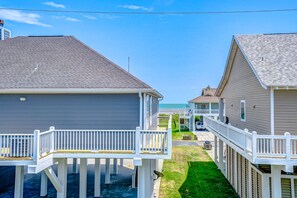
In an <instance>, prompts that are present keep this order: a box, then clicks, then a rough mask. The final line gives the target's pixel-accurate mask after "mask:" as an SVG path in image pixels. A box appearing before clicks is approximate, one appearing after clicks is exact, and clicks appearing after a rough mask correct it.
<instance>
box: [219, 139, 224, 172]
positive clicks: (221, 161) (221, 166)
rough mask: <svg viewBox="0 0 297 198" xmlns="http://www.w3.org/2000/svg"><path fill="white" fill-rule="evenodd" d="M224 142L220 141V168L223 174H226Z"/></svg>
mask: <svg viewBox="0 0 297 198" xmlns="http://www.w3.org/2000/svg"><path fill="white" fill-rule="evenodd" d="M223 144H224V142H223V141H222V140H220V139H219V168H220V169H221V171H222V172H224V161H223V159H224V157H223V155H224V150H223V149H224V147H223Z"/></svg>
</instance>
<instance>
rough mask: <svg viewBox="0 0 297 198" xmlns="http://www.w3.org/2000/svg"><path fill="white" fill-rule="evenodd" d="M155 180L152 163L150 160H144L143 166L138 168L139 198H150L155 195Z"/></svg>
mask: <svg viewBox="0 0 297 198" xmlns="http://www.w3.org/2000/svg"><path fill="white" fill-rule="evenodd" d="M152 185H153V178H152V175H151V162H150V160H148V159H143V160H142V166H139V167H138V185H137V188H138V189H137V197H138V198H150V197H152V195H153V190H152V189H153V186H152Z"/></svg>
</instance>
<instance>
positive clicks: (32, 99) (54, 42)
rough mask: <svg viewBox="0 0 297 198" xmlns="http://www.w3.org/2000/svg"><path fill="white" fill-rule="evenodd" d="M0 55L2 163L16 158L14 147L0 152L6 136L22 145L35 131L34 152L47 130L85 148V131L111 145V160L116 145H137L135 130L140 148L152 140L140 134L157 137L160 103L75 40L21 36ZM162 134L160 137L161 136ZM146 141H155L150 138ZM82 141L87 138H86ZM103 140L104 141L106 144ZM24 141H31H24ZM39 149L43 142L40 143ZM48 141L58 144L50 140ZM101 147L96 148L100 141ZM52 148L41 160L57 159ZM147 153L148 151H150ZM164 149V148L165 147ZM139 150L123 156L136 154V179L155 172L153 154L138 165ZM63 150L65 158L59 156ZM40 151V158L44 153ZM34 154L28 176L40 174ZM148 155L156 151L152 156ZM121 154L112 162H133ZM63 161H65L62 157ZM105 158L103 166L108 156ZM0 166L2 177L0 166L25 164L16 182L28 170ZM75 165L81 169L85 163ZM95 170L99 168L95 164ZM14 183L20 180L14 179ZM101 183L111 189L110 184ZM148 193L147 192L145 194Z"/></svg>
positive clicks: (153, 92) (7, 42) (7, 43)
mask: <svg viewBox="0 0 297 198" xmlns="http://www.w3.org/2000/svg"><path fill="white" fill-rule="evenodd" d="M0 51H1V57H0V70H1V72H0V147H1V146H2V147H1V148H0V151H1V153H0V155H1V156H0V157H1V159H2V157H3V158H5V157H6V158H9V157H10V156H12V155H17V154H16V153H13V154H12V153H11V152H13V151H14V150H15V148H14V145H13V143H12V145H8V143H7V144H6V146H5V143H6V142H5V141H7V140H8V139H9V140H11V139H12V137H13V138H14V136H11V135H15V134H18V135H19V136H20V137H21V135H22V134H26V137H29V138H31V136H30V134H32V138H33V133H34V131H36V130H38V131H41V133H40V135H38V138H37V139H36V137H37V136H36V135H35V134H34V138H35V139H34V145H35V146H36V144H38V145H37V146H38V147H37V148H39V146H42V145H43V144H44V143H40V144H39V143H35V141H39V138H41V137H42V132H43V131H48V130H49V127H50V126H54V127H55V128H56V129H60V130H70V131H69V133H68V134H67V136H66V135H65V136H64V138H67V137H68V135H70V136H71V134H70V133H72V136H71V138H72V139H71V138H70V139H68V140H67V141H74V139H75V138H78V139H77V140H76V142H75V141H74V142H72V143H69V145H74V144H75V143H76V144H79V143H78V142H79V141H80V140H79V138H85V139H84V140H87V139H86V137H83V136H84V135H86V132H84V131H86V130H90V131H89V132H90V133H93V135H94V136H92V137H97V138H100V137H101V136H99V135H102V137H103V138H107V137H108V138H111V141H112V142H110V143H108V142H105V144H104V145H110V147H112V148H113V149H114V150H116V151H114V152H113V154H115V155H116V152H117V151H118V150H119V147H120V148H122V147H121V145H122V144H123V145H124V147H125V145H126V147H127V145H128V146H129V145H131V144H132V143H135V144H138V141H140V139H137V138H138V136H137V133H138V132H137V130H136V128H137V127H139V129H138V130H143V132H141V133H140V136H142V134H144V133H147V134H148V135H147V136H146V137H147V138H146V141H148V142H150V141H152V140H151V139H150V138H148V137H149V134H150V132H149V131H145V130H148V129H150V130H156V129H157V114H158V104H159V99H160V98H162V97H163V96H162V95H161V94H160V93H159V92H157V91H156V90H154V89H153V88H151V87H150V86H149V85H147V84H145V83H144V82H142V81H141V80H139V79H137V78H136V77H134V76H133V75H131V74H130V73H128V72H127V71H125V70H124V69H122V68H121V67H119V66H118V65H116V64H114V63H113V62H111V61H110V60H108V59H107V58H105V57H104V56H102V55H101V54H99V53H98V52H96V51H95V50H93V49H91V48H90V47H88V46H86V45H85V44H84V43H82V42H81V41H79V40H77V39H76V38H75V37H73V36H20V37H15V38H10V39H6V40H3V41H0ZM71 130H77V132H80V134H81V135H80V136H75V133H73V132H72V131H71ZM92 130H93V131H92ZM94 130H96V131H94ZM102 130H105V131H102ZM127 130H129V135H128V133H127V135H121V134H123V133H124V132H125V131H127ZM135 130H136V131H135ZM108 131H109V132H108ZM47 133H48V132H46V133H44V136H46V134H47ZM60 133H61V134H62V133H63V131H61V132H58V131H53V136H52V138H56V137H58V136H59V134H60ZM160 133H161V132H160ZM1 134H5V135H1ZM10 134H11V135H10ZM154 134H155V135H157V134H158V131H155V132H154ZM162 134H164V133H163V132H162ZM96 135H97V136H96ZM152 136H154V135H151V136H150V137H152ZM161 136H162V135H159V136H158V137H159V139H158V141H161V139H160V137H161ZM61 137H62V136H59V138H61ZM87 137H88V138H90V137H89V136H87ZM162 137H163V136H162ZM164 137H165V136H164ZM108 138H107V139H105V140H106V141H110V139H108ZM128 138H130V139H131V142H130V143H129V144H125V143H124V142H121V141H128ZM134 138H135V139H134ZM140 138H142V137H140ZM132 139H133V140H132ZM134 140H135V142H134ZM30 141H32V140H31V139H30ZM40 141H41V140H40ZM44 141H46V138H45V140H44ZM51 141H56V140H54V139H53V140H51ZM67 141H66V142H67ZM77 141H78V142H77ZM100 141H101V142H102V140H100ZM100 141H99V140H98V142H97V143H92V144H90V145H92V146H98V147H99V146H100V145H99V144H100V143H101V142H100ZM115 141H119V143H115ZM155 141H156V140H155ZM64 143H65V142H64ZM20 144H24V145H22V147H23V146H27V144H25V143H23V142H21V143H20ZM51 144H52V148H51V149H50V150H48V152H47V154H48V156H51V158H55V156H54V153H55V152H54V150H57V149H58V148H56V145H55V144H54V143H51ZM156 144H157V143H156ZM3 145H4V146H3ZM65 145H66V144H65ZM113 145H114V146H113ZM118 145H119V146H118ZM148 145H150V144H149V143H148ZM159 145H161V143H159ZM162 145H163V146H164V144H162ZM35 146H34V148H35ZM80 146H81V147H82V145H77V147H80ZM141 146H142V148H139V147H138V145H136V146H130V147H129V149H132V150H131V151H129V152H132V154H133V152H135V153H136V154H137V157H138V158H137V160H138V161H137V162H138V165H139V164H140V165H141V163H139V160H141V159H143V164H144V165H143V168H140V169H139V171H140V174H142V175H145V174H146V172H145V171H147V170H149V171H152V170H153V169H155V168H153V167H152V166H153V165H152V164H156V163H155V161H154V160H153V159H154V158H155V159H156V158H158V157H151V156H150V155H149V154H150V153H149V152H150V151H151V152H152V150H148V151H147V152H146V156H143V157H141V152H142V151H143V150H144V148H143V147H144V143H142V144H141ZM4 147H5V148H4ZM12 147H13V148H12ZM20 147H21V146H20ZM77 147H75V148H77ZM65 148H66V146H65ZM65 148H64V149H63V150H65ZM13 149H14V150H13ZM28 149H29V150H30V149H32V148H31V147H29V148H28ZM44 149H45V150H46V148H44ZM44 149H41V150H40V151H43V150H44ZM109 149H110V148H109ZM137 149H140V151H137ZM105 150H106V148H105ZM126 150H127V149H126ZM5 151H7V152H10V154H7V153H3V152H5ZM35 151H36V150H34V152H33V151H32V153H29V151H28V156H29V157H32V160H33V161H34V162H36V164H35V165H33V166H32V167H31V168H32V169H31V170H33V169H34V171H35V170H36V171H35V172H38V171H37V169H38V166H39V165H38V164H39V161H40V160H44V159H39V156H38V154H39V151H38V154H36V153H35ZM154 151H157V150H156V149H155V150H154ZM26 152H27V150H26ZM92 152H94V151H92ZM138 152H140V154H138ZM143 152H144V151H143ZM158 152H159V150H158ZM166 152H167V150H166ZM121 154H123V152H122V153H120V154H117V155H116V157H114V158H131V157H132V158H133V156H134V154H133V155H132V154H129V155H127V154H126V155H124V154H123V155H121ZM136 154H135V156H136ZM36 155H37V158H36ZM75 155H76V157H75V156H74V155H71V158H73V159H76V158H80V157H87V156H86V155H85V156H83V155H81V156H80V157H79V155H80V154H75ZM97 155H98V156H97V157H99V158H101V157H102V154H99V153H98V154H97ZM65 156H67V154H66V155H65ZM92 156H95V155H92ZM155 156H157V155H155ZM166 156H167V154H166ZM18 157H21V156H18ZM110 157H111V155H110ZM110 157H109V158H110ZM58 158H59V157H58ZM64 158H65V157H64ZM87 158H88V157H87ZM93 158H94V157H93ZM95 158H96V157H95ZM103 158H106V155H105V157H103ZM147 158H150V159H152V163H146V161H145V160H147ZM1 159H0V172H2V171H5V170H8V168H7V167H6V166H4V164H6V165H10V166H16V165H22V163H23V164H24V165H22V166H17V172H16V173H17V174H19V173H20V175H16V178H19V177H23V173H22V170H23V167H24V166H26V164H25V160H23V162H22V163H19V162H15V161H13V160H12V161H11V163H9V162H8V161H6V162H5V163H2V161H1ZM15 159H17V158H14V160H15ZM6 160H8V159H6ZM50 160H52V159H50V158H49V161H48V162H50ZM150 161H151V160H149V162H150ZM108 162H109V161H108ZM140 162H141V161H140ZM65 163H67V162H65V161H63V162H61V163H60V164H61V167H63V164H65ZM75 163H76V162H75ZM81 163H87V162H85V161H84V162H81ZM96 163H97V162H96ZM98 163H99V166H100V160H99V162H98ZM27 164H32V161H28V162H27ZM135 164H137V163H135ZM1 165H2V166H1ZM28 166H31V165H28ZM144 166H149V167H150V168H148V169H144ZM82 167H86V166H82ZM42 168H44V167H42ZM48 168H50V166H48ZM63 169H64V168H60V169H59V170H61V172H62V173H61V174H59V175H63V174H64V173H65V169H64V170H63ZM38 170H39V169H38ZM41 170H42V169H41ZM44 170H46V169H44ZM108 170H109V169H108ZM34 171H33V172H34ZM63 171H64V172H63ZM141 171H142V172H141ZM66 172H67V171H66ZM82 172H83V171H82ZM45 173H47V174H48V175H47V176H48V177H55V175H54V174H53V175H51V173H52V172H51V171H47V172H46V171H45ZM82 174H83V173H82ZM66 175H67V173H66ZM7 176H8V174H7V175H3V174H2V175H0V183H3V181H4V180H5V181H6V182H7V181H12V182H13V181H14V173H12V174H11V177H7ZM139 177H140V176H139ZM142 177H143V176H142ZM146 178H148V177H146ZM64 179H65V177H64V178H63V179H61V178H60V182H61V185H62V184H63V182H64V183H65V182H67V177H66V181H65V180H64ZM138 180H139V181H140V182H146V181H145V179H141V178H139V179H138ZM149 180H150V184H148V183H146V185H151V184H152V181H151V180H152V178H149ZM20 181H22V180H21V179H20ZM51 181H52V180H51ZM99 181H100V179H99ZM106 181H107V182H108V181H109V180H108V178H107V180H106ZM15 182H16V190H15V196H17V197H22V190H21V189H22V184H20V183H17V182H19V181H15ZM80 185H81V186H82V187H80V188H82V190H81V191H80V193H82V194H80V197H84V196H86V194H85V192H86V191H85V189H84V187H83V186H84V184H83V183H82V184H80ZM64 186H65V185H64ZM66 186H67V185H66ZM139 186H144V183H139ZM3 187H4V186H3ZM146 189H150V192H148V190H146ZM146 189H145V188H140V190H139V192H138V193H140V194H139V197H141V195H144V194H145V195H148V194H150V193H152V192H151V190H152V188H146ZM57 192H58V193H57V197H65V196H66V195H67V191H66V189H64V190H62V191H61V192H60V191H59V188H57ZM98 195H99V196H100V192H99V194H98V191H97V192H95V195H94V196H98ZM142 197H143V196H142Z"/></svg>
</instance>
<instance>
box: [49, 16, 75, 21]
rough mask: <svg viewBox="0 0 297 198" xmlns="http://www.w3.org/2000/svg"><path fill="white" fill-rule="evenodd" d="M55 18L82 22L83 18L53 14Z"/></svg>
mask: <svg viewBox="0 0 297 198" xmlns="http://www.w3.org/2000/svg"><path fill="white" fill-rule="evenodd" d="M53 18H55V19H64V20H65V21H71V22H81V20H79V19H76V18H72V17H66V16H53Z"/></svg>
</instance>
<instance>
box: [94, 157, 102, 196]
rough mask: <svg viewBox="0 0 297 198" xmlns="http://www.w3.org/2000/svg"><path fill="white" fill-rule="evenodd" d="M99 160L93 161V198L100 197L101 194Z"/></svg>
mask: <svg viewBox="0 0 297 198" xmlns="http://www.w3.org/2000/svg"><path fill="white" fill-rule="evenodd" d="M100 165H101V164H100V158H96V159H95V181H94V197H100V194H101V167H100Z"/></svg>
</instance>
